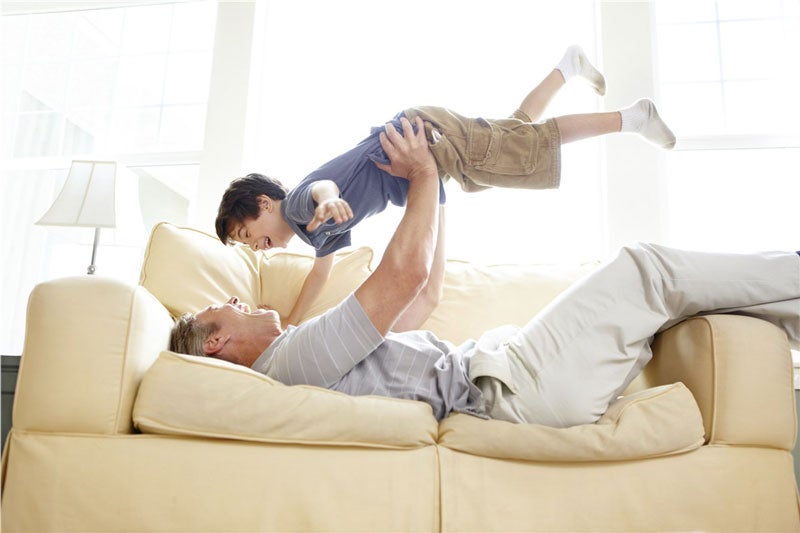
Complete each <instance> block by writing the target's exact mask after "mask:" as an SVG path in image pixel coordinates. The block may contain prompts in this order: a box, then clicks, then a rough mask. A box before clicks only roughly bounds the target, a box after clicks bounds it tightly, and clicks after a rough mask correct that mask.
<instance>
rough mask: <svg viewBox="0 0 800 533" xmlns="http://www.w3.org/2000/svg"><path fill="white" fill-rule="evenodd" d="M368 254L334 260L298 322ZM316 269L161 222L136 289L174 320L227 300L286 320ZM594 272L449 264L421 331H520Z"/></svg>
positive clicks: (345, 283)
mask: <svg viewBox="0 0 800 533" xmlns="http://www.w3.org/2000/svg"><path fill="white" fill-rule="evenodd" d="M372 258H373V253H372V250H370V249H369V248H356V249H351V250H349V251H344V252H339V253H337V254H336V258H335V262H334V266H333V270H332V273H331V278H330V280H329V281H328V283H327V284H326V286H325V289H324V290H323V292H322V294H321V295H320V297H319V298H317V300H316V301H315V302H314V304H313V305H312V306H311V308H310V309H309V310H308V312H307V313H306V315H305V316H304V317H302V319H301V322H302V321H305V320H308V319H309V318H312V317H314V316H317V315H319V314H322V313H324V312H325V311H326V310H328V309H329V308H331V307H333V306H335V305H337V304H338V303H339V302H341V301H342V300H343V299H344V298H345V297H346V296H347V295H348V294H349V293H350V292H352V291H354V290H355V289H356V288H357V287H358V286H359V285H360V284H361V283H362V282H363V281H364V280H365V279H366V278H367V277H368V276H369V274H370V273H371V271H372V270H371V261H372ZM313 262H314V258H313V257H312V256H310V255H303V254H295V253H286V252H278V253H262V252H253V251H252V250H250V249H249V248H247V247H244V246H226V245H224V244H222V243H221V242H219V239H217V238H216V237H215V236H213V235H211V234H208V233H204V232H202V231H199V230H195V229H191V228H184V227H180V226H175V225H173V224H170V223H166V222H162V223H161V224H158V225H157V226H156V227H155V228H153V231H152V234H151V236H150V242H149V243H148V246H147V250H146V253H145V258H144V264H143V266H142V272H141V278H140V284H141V285H143V286H144V287H145V288H147V289H148V290H149V291H150V292H151V293H153V294H154V295H155V296H156V298H158V300H159V301H161V303H162V304H163V305H164V306H165V307H166V308H167V309H168V310H169V311H170V313H171V314H172V315H173V316H179V315H181V314H183V313H186V312H195V311H198V310H200V309H202V308H204V307H206V306H207V305H210V304H214V303H220V302H223V301H225V300H227V299H228V298H229V297H231V296H238V297H239V299H240V300H241V301H242V302H244V303H247V304H248V305H250V307H255V306H256V305H259V304H264V305H267V306H269V307H271V308H272V309H275V310H276V311H278V313H280V314H281V316H284V317H285V316H287V315H288V314H289V312H290V311H291V309H292V307H293V306H294V303H295V301H296V300H297V296H298V294H299V293H300V289H301V287H302V285H303V282H304V281H305V277H306V275H307V274H308V271H309V270H310V269H311V266H312V264H313ZM595 266H596V265H594V264H590V265H584V266H564V265H525V264H516V265H515V264H504V265H479V264H474V263H468V262H464V261H457V260H449V261H447V264H446V270H445V279H444V293H443V296H442V299H441V302H440V303H439V306H438V307H437V308H436V309H435V310H434V311H433V313H432V315H431V316H430V318H429V319H428V320H427V321H426V322H425V323H424V324H423V325H422V327H421V329H427V330H430V331H433V332H434V333H435V334H436V335H437V336H439V338H442V339H445V340H448V341H451V342H453V343H456V344H458V343H461V342H463V341H465V340H467V339H476V338H478V337H480V335H481V334H482V333H483V332H484V331H486V330H488V329H491V328H494V327H497V326H502V325H505V324H514V325H517V326H522V325H524V324H525V323H527V322H528V321H529V320H530V319H531V318H532V317H533V316H534V315H535V314H536V313H537V312H538V311H539V310H540V309H542V308H543V307H544V306H545V305H547V304H548V303H549V302H550V301H551V300H552V299H553V298H555V296H556V295H558V294H559V293H560V292H561V291H563V290H564V289H566V288H567V287H568V286H569V285H570V284H572V283H573V282H574V281H575V280H576V279H577V278H579V277H581V276H583V275H584V274H585V273H586V272H588V271H590V270H591V269H593V268H595Z"/></svg>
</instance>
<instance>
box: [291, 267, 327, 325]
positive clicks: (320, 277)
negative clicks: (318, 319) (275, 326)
mask: <svg viewBox="0 0 800 533" xmlns="http://www.w3.org/2000/svg"><path fill="white" fill-rule="evenodd" d="M334 255H335V254H328V255H326V256H323V257H317V258H316V259H314V266H312V267H311V270H310V271H309V273H308V275H307V276H306V280H305V282H303V288H302V289H300V294H299V295H298V296H297V301H296V302H295V304H294V307H293V308H292V311H291V312H290V313H289V316H288V317H286V319H285V323H284V324H283V327H284V328H285V327H286V325H288V324H292V325H294V326H296V325H297V324H298V323H299V322H300V319H301V318H303V316H305V314H306V312H308V310H309V309H310V308H311V305H312V304H313V303H314V302H315V301H316V299H317V298H318V297H319V295H320V294H321V293H322V289H324V288H325V283H327V281H328V278H329V277H330V275H331V269H332V268H333V258H334Z"/></svg>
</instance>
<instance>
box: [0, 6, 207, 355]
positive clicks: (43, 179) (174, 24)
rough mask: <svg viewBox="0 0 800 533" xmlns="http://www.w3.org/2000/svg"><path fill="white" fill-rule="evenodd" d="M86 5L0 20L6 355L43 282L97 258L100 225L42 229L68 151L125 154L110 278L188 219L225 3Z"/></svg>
mask: <svg viewBox="0 0 800 533" xmlns="http://www.w3.org/2000/svg"><path fill="white" fill-rule="evenodd" d="M17 4H19V3H17ZM74 4H75V3H74V2H73V3H71V6H72V8H73V9H74ZM86 5H87V9H84V10H65V11H60V12H49V13H25V12H23V11H21V10H20V9H19V8H17V11H15V12H14V13H11V14H8V13H5V14H4V15H3V17H2V19H0V20H1V23H2V39H3V42H2V74H3V75H2V84H3V85H2V94H3V99H2V108H1V109H0V113H2V128H3V129H2V145H0V158H1V159H2V163H3V167H2V168H3V171H2V194H0V202H1V203H2V210H3V227H2V239H3V243H4V249H6V250H7V251H8V253H9V257H11V258H13V259H11V260H7V261H4V264H3V276H2V292H3V298H2V310H3V311H2V314H3V321H2V323H3V325H2V334H0V339H2V346H0V350H1V351H2V353H4V354H17V353H20V352H21V344H22V338H23V334H24V329H25V328H24V315H25V305H26V301H27V295H28V293H29V292H30V290H31V289H32V287H33V285H35V284H36V283H38V282H39V281H42V280H45V279H51V278H55V277H61V276H67V275H81V274H83V273H84V272H85V271H86V266H87V265H88V264H89V260H90V257H91V249H92V239H93V234H94V232H93V230H92V229H90V228H45V227H41V226H34V222H35V221H36V220H38V218H39V217H40V216H41V215H42V214H43V213H44V212H45V211H46V210H47V209H48V207H49V206H50V204H51V203H52V201H53V200H54V198H55V197H56V195H57V194H58V192H59V190H60V188H61V185H62V183H63V181H64V179H65V178H66V174H67V169H68V168H69V166H70V161H71V160H72V159H113V160H117V161H119V162H120V164H119V165H118V167H117V228H116V229H114V230H104V231H103V232H102V235H101V246H100V248H99V250H98V258H97V264H98V274H100V275H106V276H113V277H119V278H123V279H125V280H127V281H129V282H133V283H135V282H136V281H137V280H138V274H139V266H140V264H141V257H142V249H143V245H144V242H145V239H146V237H147V233H148V231H149V227H150V226H151V225H152V223H153V222H154V221H156V220H164V219H166V220H172V221H174V222H178V223H181V222H185V212H186V210H187V209H188V204H189V202H190V201H192V200H193V198H192V196H193V194H194V192H193V191H194V189H195V181H196V179H197V173H198V163H199V157H200V153H201V150H202V147H203V132H204V123H205V114H206V106H207V101H208V87H209V75H210V68H211V53H212V49H213V39H214V25H215V14H216V3H215V2H209V1H187V2H162V3H154V2H147V3H146V5H132V6H128V7H113V4H112V3H106V4H105V5H112V7H109V8H104V7H103V4H98V3H96V2H87V4H86ZM30 6H31V8H32V9H35V8H37V7H38V6H37V5H36V4H35V3H31V4H30ZM147 192H151V193H152V192H156V194H146V193H147ZM182 217H183V218H182Z"/></svg>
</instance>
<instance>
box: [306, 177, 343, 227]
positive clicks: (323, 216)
mask: <svg viewBox="0 0 800 533" xmlns="http://www.w3.org/2000/svg"><path fill="white" fill-rule="evenodd" d="M311 197H312V198H313V199H314V202H316V204H317V207H316V209H314V218H312V219H311V220H310V221H309V222H308V224H306V230H308V231H314V230H315V229H317V228H318V227H319V226H320V225H321V224H324V223H325V221H326V220H330V219H331V218H332V219H333V221H334V222H336V223H337V224H341V223H342V222H347V221H348V220H350V219H351V218H353V210H352V209H350V204H348V203H347V202H346V201H345V200H343V199H342V198H339V187H338V186H337V185H336V183H334V182H332V181H330V180H320V181H318V182H316V183H314V185H313V186H312V187H311Z"/></svg>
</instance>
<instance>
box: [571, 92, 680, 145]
mask: <svg viewBox="0 0 800 533" xmlns="http://www.w3.org/2000/svg"><path fill="white" fill-rule="evenodd" d="M555 120H556V123H557V124H558V129H559V131H560V132H561V144H566V143H569V142H574V141H579V140H581V139H587V138H589V137H597V136H598V135H606V134H608V133H618V132H623V133H637V134H639V135H641V136H642V137H644V138H645V139H647V140H648V141H650V142H651V143H653V144H655V145H656V146H659V147H661V148H664V149H666V150H671V149H672V148H673V147H674V146H675V135H674V134H673V133H672V131H671V130H670V129H669V127H668V126H667V125H666V124H665V123H664V121H663V120H661V117H660V116H659V114H658V111H657V110H656V106H655V104H654V103H653V102H652V101H651V100H648V99H646V98H643V99H641V100H638V101H637V102H636V103H634V104H633V105H631V106H629V107H626V108H625V109H621V110H619V111H610V112H604V113H586V114H582V115H564V116H561V117H556V119H555Z"/></svg>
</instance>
